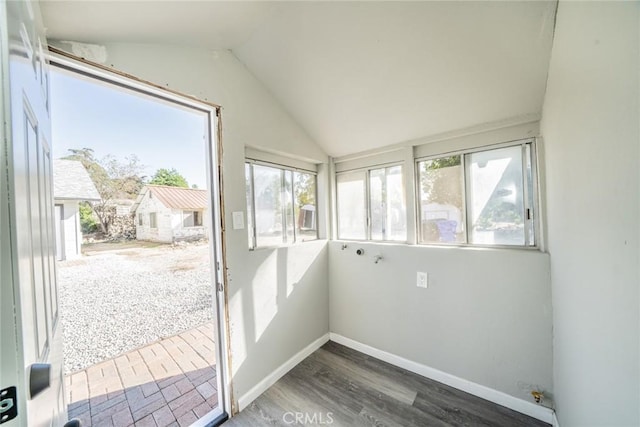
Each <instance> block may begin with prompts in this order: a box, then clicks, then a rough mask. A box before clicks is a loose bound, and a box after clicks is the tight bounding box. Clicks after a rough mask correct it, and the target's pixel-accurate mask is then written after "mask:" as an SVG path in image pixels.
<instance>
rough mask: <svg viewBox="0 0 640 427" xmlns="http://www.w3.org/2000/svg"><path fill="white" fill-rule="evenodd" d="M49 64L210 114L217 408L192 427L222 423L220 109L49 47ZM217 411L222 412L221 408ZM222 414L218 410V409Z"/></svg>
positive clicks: (224, 339) (228, 391) (225, 332)
mask: <svg viewBox="0 0 640 427" xmlns="http://www.w3.org/2000/svg"><path fill="white" fill-rule="evenodd" d="M48 53H49V55H48V56H49V61H50V65H51V67H52V68H53V67H55V68H58V69H64V70H67V71H71V72H73V73H76V74H79V75H83V76H86V77H89V78H92V79H95V80H99V81H102V82H104V83H107V84H113V85H116V86H119V87H122V88H125V89H128V90H133V91H135V92H138V93H142V94H145V95H148V96H151V97H154V98H157V99H160V100H163V101H168V102H171V103H172V104H177V105H180V106H183V107H187V108H190V109H193V110H197V111H200V112H202V113H205V114H206V115H207V128H208V134H209V141H208V142H207V143H206V150H207V159H206V160H207V182H208V184H209V185H208V187H209V188H208V197H209V202H210V204H211V215H210V217H209V220H210V221H211V222H210V223H209V225H210V228H211V233H210V234H211V236H212V239H211V241H212V244H210V250H211V265H212V285H213V289H212V292H213V296H214V298H213V301H214V305H215V319H214V320H215V321H214V334H215V336H214V339H215V340H216V343H217V345H216V371H217V377H218V385H219V389H218V408H216V409H214V411H213V412H212V413H210V414H208V415H207V416H205V417H203V418H201V419H199V420H198V421H197V422H196V423H195V424H193V426H203V427H204V426H208V425H211V424H212V423H218V422H221V421H224V420H225V419H226V418H227V417H228V416H229V415H230V414H231V408H232V406H231V402H232V399H231V396H232V384H231V375H230V372H231V369H230V360H231V348H230V341H229V322H228V319H229V316H228V295H227V288H228V287H227V275H226V243H225V242H226V235H225V224H224V197H223V181H222V107H221V106H219V105H217V104H214V103H211V102H207V101H202V100H200V99H198V98H196V97H193V96H189V95H185V94H182V93H180V92H177V91H174V90H171V89H168V88H165V87H162V86H160V85H157V84H154V83H152V82H149V81H146V80H143V79H140V78H138V77H135V76H133V75H130V74H127V73H124V72H121V71H118V70H116V69H112V68H108V67H105V66H104V65H101V64H98V63H95V62H91V61H88V60H86V59H84V58H80V57H77V56H75V55H72V54H70V53H68V52H65V51H63V50H60V49H57V48H55V47H53V46H49V52H48ZM218 409H220V410H221V412H220V411H218ZM219 412H220V413H219Z"/></svg>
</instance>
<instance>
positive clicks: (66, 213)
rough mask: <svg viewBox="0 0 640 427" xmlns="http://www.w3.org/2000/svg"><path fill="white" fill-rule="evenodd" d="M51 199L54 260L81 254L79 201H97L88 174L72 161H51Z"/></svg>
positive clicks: (95, 190)
mask: <svg viewBox="0 0 640 427" xmlns="http://www.w3.org/2000/svg"><path fill="white" fill-rule="evenodd" d="M53 198H54V203H55V226H56V259H57V260H59V261H61V260H65V259H73V258H77V257H79V256H80V255H81V252H80V247H81V245H82V229H81V228H80V202H95V201H99V200H100V194H99V193H98V190H97V189H96V187H95V185H93V181H92V180H91V177H90V176H89V173H88V172H87V170H86V169H85V168H84V166H83V165H82V163H80V162H79V161H75V160H54V161H53Z"/></svg>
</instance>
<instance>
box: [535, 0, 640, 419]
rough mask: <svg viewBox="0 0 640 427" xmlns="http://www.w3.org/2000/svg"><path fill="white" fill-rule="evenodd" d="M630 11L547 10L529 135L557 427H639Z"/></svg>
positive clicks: (639, 11)
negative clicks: (544, 230) (538, 173)
mask: <svg viewBox="0 0 640 427" xmlns="http://www.w3.org/2000/svg"><path fill="white" fill-rule="evenodd" d="M639 15H640V3H638V2H568V1H567V2H565V1H561V2H560V4H559V7H558V15H557V23H556V31H555V38H554V43H553V50H552V58H551V65H550V69H549V80H548V86H547V93H546V97H545V103H544V109H543V120H542V126H541V129H542V134H543V136H544V140H545V144H544V149H545V151H546V156H545V157H546V175H547V191H546V197H547V216H548V245H549V252H550V256H551V276H552V284H553V287H552V292H553V324H554V339H553V345H554V387H555V394H556V408H557V416H558V419H559V422H560V425H561V426H562V427H567V426H605V425H606V426H637V425H640V407H639V405H640V374H639V363H640V353H639V351H640V350H639V339H640V326H639V299H638V298H639V295H638V287H639V285H638V283H639V279H640V277H639V271H638V265H639V263H638V261H639V256H640V253H639V250H638V240H639V233H640V229H639V226H638V220H639V219H640V201H639V199H640V175H639V172H638V171H639V168H638V164H639V163H638V162H639V160H640V150H639V146H640V143H639V128H638V127H639V117H640V116H639V113H640V111H639V109H638V104H639V101H638V100H639V85H638V79H639V61H638V55H639V48H638V46H639V38H640V37H639V36H640V34H639V26H638V22H639Z"/></svg>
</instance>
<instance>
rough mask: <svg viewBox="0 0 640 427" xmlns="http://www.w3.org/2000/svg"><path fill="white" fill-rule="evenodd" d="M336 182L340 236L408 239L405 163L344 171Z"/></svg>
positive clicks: (394, 239) (388, 239) (342, 237)
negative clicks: (403, 168)
mask: <svg viewBox="0 0 640 427" xmlns="http://www.w3.org/2000/svg"><path fill="white" fill-rule="evenodd" d="M336 182H337V204H338V238H340V239H354V240H377V241H406V240H407V223H406V218H407V210H406V202H405V197H404V194H405V193H404V182H403V173H402V166H400V165H395V166H389V167H384V168H376V169H370V170H365V171H354V172H345V173H340V174H338V175H337V177H336Z"/></svg>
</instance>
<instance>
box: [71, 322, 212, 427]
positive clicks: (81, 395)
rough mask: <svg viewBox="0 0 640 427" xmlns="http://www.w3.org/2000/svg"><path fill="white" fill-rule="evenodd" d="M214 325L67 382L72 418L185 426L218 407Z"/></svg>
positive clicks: (86, 422)
mask: <svg viewBox="0 0 640 427" xmlns="http://www.w3.org/2000/svg"><path fill="white" fill-rule="evenodd" d="M214 348H215V347H214V343H213V324H212V323H206V324H204V325H202V326H199V327H197V328H195V329H191V330H189V331H186V332H183V333H181V334H178V335H175V336H172V337H169V338H165V339H162V340H159V341H156V342H154V343H151V344H149V345H147V346H145V347H142V348H139V349H136V350H132V351H130V352H128V353H125V354H122V355H120V356H118V357H116V358H114V359H109V360H106V361H104V362H101V363H98V364H96V365H93V366H90V367H88V368H87V369H85V370H82V371H78V372H74V373H73V374H70V375H69V376H67V377H66V378H65V380H66V387H67V402H68V410H69V418H78V419H79V420H80V421H81V422H82V425H83V426H98V427H102V426H105V427H111V426H113V427H128V426H136V427H137V426H152V427H164V426H185V425H190V424H191V423H193V422H194V421H196V420H197V419H198V418H201V417H202V416H204V415H205V414H207V413H208V412H210V411H211V410H212V409H213V408H215V407H216V406H217V404H218V392H217V390H216V388H217V385H216V366H215V350H214Z"/></svg>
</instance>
